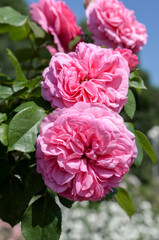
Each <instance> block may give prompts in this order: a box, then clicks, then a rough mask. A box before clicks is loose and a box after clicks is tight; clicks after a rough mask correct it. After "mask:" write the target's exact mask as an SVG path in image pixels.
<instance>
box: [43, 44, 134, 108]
mask: <svg viewBox="0 0 159 240" xmlns="http://www.w3.org/2000/svg"><path fill="white" fill-rule="evenodd" d="M123 51H124V50H123ZM125 52H127V50H125ZM125 52H122V54H121V53H120V50H116V51H113V50H112V49H104V48H101V47H98V46H95V45H93V44H86V43H79V44H78V46H77V47H76V50H75V52H71V53H69V54H63V53H58V54H56V55H55V56H53V57H52V59H51V61H50V64H49V67H48V68H46V69H45V71H44V73H43V77H44V81H43V82H42V96H43V97H44V99H46V100H47V101H50V102H51V105H52V107H60V108H62V107H65V106H66V107H70V106H72V105H73V104H75V103H76V102H78V101H83V102H92V103H93V102H95V103H101V104H103V105H105V106H107V107H109V108H111V109H113V110H114V111H117V112H120V110H121V109H122V107H123V105H124V104H125V103H126V100H127V97H126V95H127V93H128V85H129V72H130V70H129V67H128V65H131V68H132V67H134V65H135V64H137V61H136V60H137V56H135V55H134V54H129V53H128V56H129V57H125V55H124V53H125ZM127 59H128V61H127ZM134 59H135V60H134ZM130 62H133V66H132V63H130ZM134 62H135V64H134Z"/></svg>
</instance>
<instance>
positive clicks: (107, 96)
mask: <svg viewBox="0 0 159 240" xmlns="http://www.w3.org/2000/svg"><path fill="white" fill-rule="evenodd" d="M84 6H85V11H86V18H87V20H86V24H87V29H86V28H83V29H82V28H81V27H80V26H78V25H77V23H76V17H75V15H74V13H73V12H72V11H71V10H70V8H69V7H68V6H67V5H66V3H65V2H63V1H56V0H39V2H38V3H32V4H31V5H30V16H25V15H23V14H21V13H20V12H18V11H16V10H15V9H13V8H12V7H10V6H7V7H0V34H6V33H7V34H8V35H9V37H10V39H11V41H15V42H16V44H17V45H18V44H19V43H20V42H21V43H22V44H19V48H18V49H17V50H16V51H15V52H13V51H11V50H10V49H7V50H6V54H7V55H8V57H9V59H10V62H11V64H12V67H13V69H14V72H13V74H11V76H10V75H7V66H6V72H5V74H4V73H0V218H1V219H2V220H3V221H5V222H7V223H9V224H10V225H11V226H15V225H17V224H18V223H21V229H22V233H23V236H24V238H25V239H26V240H33V239H34V240H58V239H60V235H61V229H62V213H61V206H62V205H63V206H64V207H66V208H71V207H72V205H73V204H74V202H75V201H80V202H82V201H91V202H92V201H93V202H94V201H102V202H103V201H111V200H112V199H114V200H115V201H116V204H119V205H120V207H121V208H122V209H123V210H124V211H125V212H126V213H127V215H128V216H129V217H130V218H131V216H132V215H133V214H135V211H136V210H135V205H134V203H133V201H132V199H131V197H130V196H131V192H130V194H129V193H128V192H127V191H126V189H124V188H122V187H119V183H120V182H121V181H122V180H123V178H124V175H125V174H126V173H127V172H128V171H129V169H130V167H131V166H132V165H135V166H136V167H137V168H139V167H140V165H141V163H142V161H144V160H143V151H145V152H146V154H147V155H148V156H149V158H150V159H151V160H152V162H153V163H154V164H156V163H157V157H156V155H155V152H154V150H153V148H152V146H151V144H150V142H149V141H148V139H147V137H146V136H145V135H144V134H143V133H142V132H140V131H139V130H138V129H135V128H134V126H133V124H132V122H131V120H132V119H133V117H134V114H135V110H136V101H135V96H134V95H137V94H140V93H141V91H149V90H148V89H146V86H145V84H144V81H143V79H142V78H141V76H140V74H139V73H140V72H139V67H140V66H139V60H138V54H139V52H140V51H141V50H142V47H144V45H145V44H146V42H147V32H146V27H145V26H144V25H143V24H141V23H139V22H138V21H137V20H136V17H135V14H134V11H132V10H129V9H127V8H126V7H125V6H124V5H123V4H122V2H119V1H118V0H92V1H90V0H89V1H85V2H84ZM1 61H3V59H1ZM125 114H126V115H127V119H129V121H125V119H124V118H123V116H125ZM105 214H107V212H105Z"/></svg>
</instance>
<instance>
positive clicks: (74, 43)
mask: <svg viewBox="0 0 159 240" xmlns="http://www.w3.org/2000/svg"><path fill="white" fill-rule="evenodd" d="M80 40H81V36H77V37H75V38H74V39H72V40H71V41H70V42H69V50H72V49H73V47H75V46H76V45H77V43H78V42H79V41H80Z"/></svg>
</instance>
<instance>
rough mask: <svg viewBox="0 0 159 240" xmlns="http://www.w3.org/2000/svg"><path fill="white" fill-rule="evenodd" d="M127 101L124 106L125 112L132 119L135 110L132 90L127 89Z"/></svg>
mask: <svg viewBox="0 0 159 240" xmlns="http://www.w3.org/2000/svg"><path fill="white" fill-rule="evenodd" d="M127 97H128V99H127V103H126V104H125V106H124V110H125V112H126V114H127V115H128V116H129V117H130V118H131V119H132V118H133V117H134V114H135V110H136V101H135V97H134V94H133V92H132V91H131V90H130V89H129V91H128V95H127Z"/></svg>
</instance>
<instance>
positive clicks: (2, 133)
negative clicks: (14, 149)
mask: <svg viewBox="0 0 159 240" xmlns="http://www.w3.org/2000/svg"><path fill="white" fill-rule="evenodd" d="M7 134H8V125H7V124H1V125H0V142H1V143H2V144H3V145H4V146H7V145H8V138H7Z"/></svg>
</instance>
